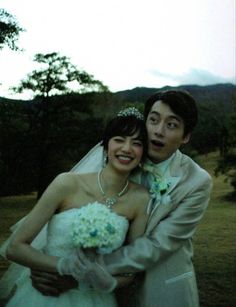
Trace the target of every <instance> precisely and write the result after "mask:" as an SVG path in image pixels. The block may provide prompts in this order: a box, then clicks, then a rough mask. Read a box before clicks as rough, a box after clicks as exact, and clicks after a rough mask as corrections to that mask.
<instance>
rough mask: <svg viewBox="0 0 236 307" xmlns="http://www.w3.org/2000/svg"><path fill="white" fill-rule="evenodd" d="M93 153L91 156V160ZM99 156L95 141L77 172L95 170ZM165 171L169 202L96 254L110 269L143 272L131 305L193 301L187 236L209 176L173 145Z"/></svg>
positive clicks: (163, 306) (187, 305)
mask: <svg viewBox="0 0 236 307" xmlns="http://www.w3.org/2000/svg"><path fill="white" fill-rule="evenodd" d="M93 155H94V156H96V157H97V159H96V163H94V164H93V163H91V157H92V156H93ZM102 159H103V154H102V150H101V146H97V148H96V147H95V149H93V150H92V151H91V152H90V153H89V154H88V155H87V156H86V157H85V158H84V159H83V160H82V161H81V162H80V163H79V164H78V165H79V166H80V167H81V169H78V172H83V171H87V172H88V167H86V165H87V166H88V165H89V167H90V168H91V171H94V170H98V169H99V168H100V167H101V163H102ZM72 171H76V167H75V168H74V169H73V170H72ZM142 176H143V174H142V173H141V172H140V173H139V174H138V175H137V176H136V178H135V181H136V182H139V183H142ZM169 176H170V177H169V179H170V180H171V182H172V184H171V186H170V189H169V190H168V191H167V196H168V197H169V200H170V201H169V202H167V203H166V202H165V203H158V204H156V205H155V206H154V208H153V210H152V212H151V214H150V217H149V220H148V225H147V229H146V233H145V235H144V236H143V237H141V238H138V239H136V240H135V242H134V243H133V244H131V245H127V246H124V247H122V248H120V249H119V250H117V251H115V252H113V253H112V254H109V255H105V256H103V258H102V259H100V261H104V263H105V264H106V267H107V269H108V270H109V271H110V272H111V273H112V274H120V273H129V272H140V271H145V273H144V278H143V280H142V283H141V284H140V288H139V289H137V291H136V295H137V301H136V303H135V306H140V307H197V306H199V300H198V289H197V284H196V278H195V273H194V267H193V263H192V257H193V248H192V238H193V235H194V233H195V231H196V227H197V225H198V224H199V222H200V220H201V219H202V216H203V214H204V211H205V209H206V208H207V205H208V202H209V198H210V192H211V188H212V184H211V177H210V176H209V174H208V173H207V172H206V171H205V170H203V169H202V168H200V167H199V166H198V165H197V164H196V163H195V162H194V161H193V160H192V159H190V158H189V157H188V156H186V155H184V154H182V153H181V152H180V151H179V150H177V152H176V154H175V156H174V158H173V159H172V160H171V163H170V165H169ZM127 307H128V306H127ZM129 307H130V306H129Z"/></svg>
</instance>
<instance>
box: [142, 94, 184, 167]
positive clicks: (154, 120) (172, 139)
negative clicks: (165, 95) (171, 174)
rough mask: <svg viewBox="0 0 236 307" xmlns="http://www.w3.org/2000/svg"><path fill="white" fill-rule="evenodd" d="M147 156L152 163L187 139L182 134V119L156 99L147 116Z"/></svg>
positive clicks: (172, 151)
mask: <svg viewBox="0 0 236 307" xmlns="http://www.w3.org/2000/svg"><path fill="white" fill-rule="evenodd" d="M146 126H147V131H148V139H149V143H148V156H149V158H150V159H151V160H152V161H153V162H154V163H159V162H162V161H164V160H166V159H168V158H169V157H170V156H171V155H172V154H173V153H174V152H175V151H176V150H177V149H178V148H179V147H180V146H181V145H182V144H186V143H187V142H188V141H189V138H190V135H189V134H188V135H186V136H184V121H183V119H182V118H181V117H180V116H178V115H177V114H175V113H174V112H173V111H172V110H171V108H170V107H169V106H168V105H167V104H165V103H164V102H162V101H161V100H158V101H156V102H155V103H154V104H153V106H152V108H151V110H150V112H149V114H148V117H147V121H146Z"/></svg>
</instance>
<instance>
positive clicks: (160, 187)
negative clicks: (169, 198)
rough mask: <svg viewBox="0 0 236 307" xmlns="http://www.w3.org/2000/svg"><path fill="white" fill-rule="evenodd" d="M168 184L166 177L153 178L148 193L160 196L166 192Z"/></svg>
mask: <svg viewBox="0 0 236 307" xmlns="http://www.w3.org/2000/svg"><path fill="white" fill-rule="evenodd" d="M169 186H170V182H168V181H167V180H166V178H162V179H161V178H155V179H154V180H153V182H152V185H151V188H150V193H151V194H153V195H154V196H157V195H159V196H162V195H164V194H165V193H166V191H167V189H168V188H169Z"/></svg>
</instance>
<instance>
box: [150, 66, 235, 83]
mask: <svg viewBox="0 0 236 307" xmlns="http://www.w3.org/2000/svg"><path fill="white" fill-rule="evenodd" d="M151 74H152V75H154V76H155V77H158V78H166V79H169V80H170V81H172V82H175V83H178V84H198V85H210V84H216V83H233V84H236V76H234V77H232V78H224V77H221V76H217V75H214V74H212V73H210V72H209V71H207V70H204V69H196V68H191V69H190V70H189V71H187V72H185V73H183V74H170V73H165V72H161V71H158V70H152V71H151Z"/></svg>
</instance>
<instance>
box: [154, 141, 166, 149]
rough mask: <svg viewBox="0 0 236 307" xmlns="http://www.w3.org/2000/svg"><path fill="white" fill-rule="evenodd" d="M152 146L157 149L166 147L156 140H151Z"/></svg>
mask: <svg viewBox="0 0 236 307" xmlns="http://www.w3.org/2000/svg"><path fill="white" fill-rule="evenodd" d="M151 144H152V145H154V147H156V148H162V147H164V146H165V144H164V143H163V142H160V141H156V140H151Z"/></svg>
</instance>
